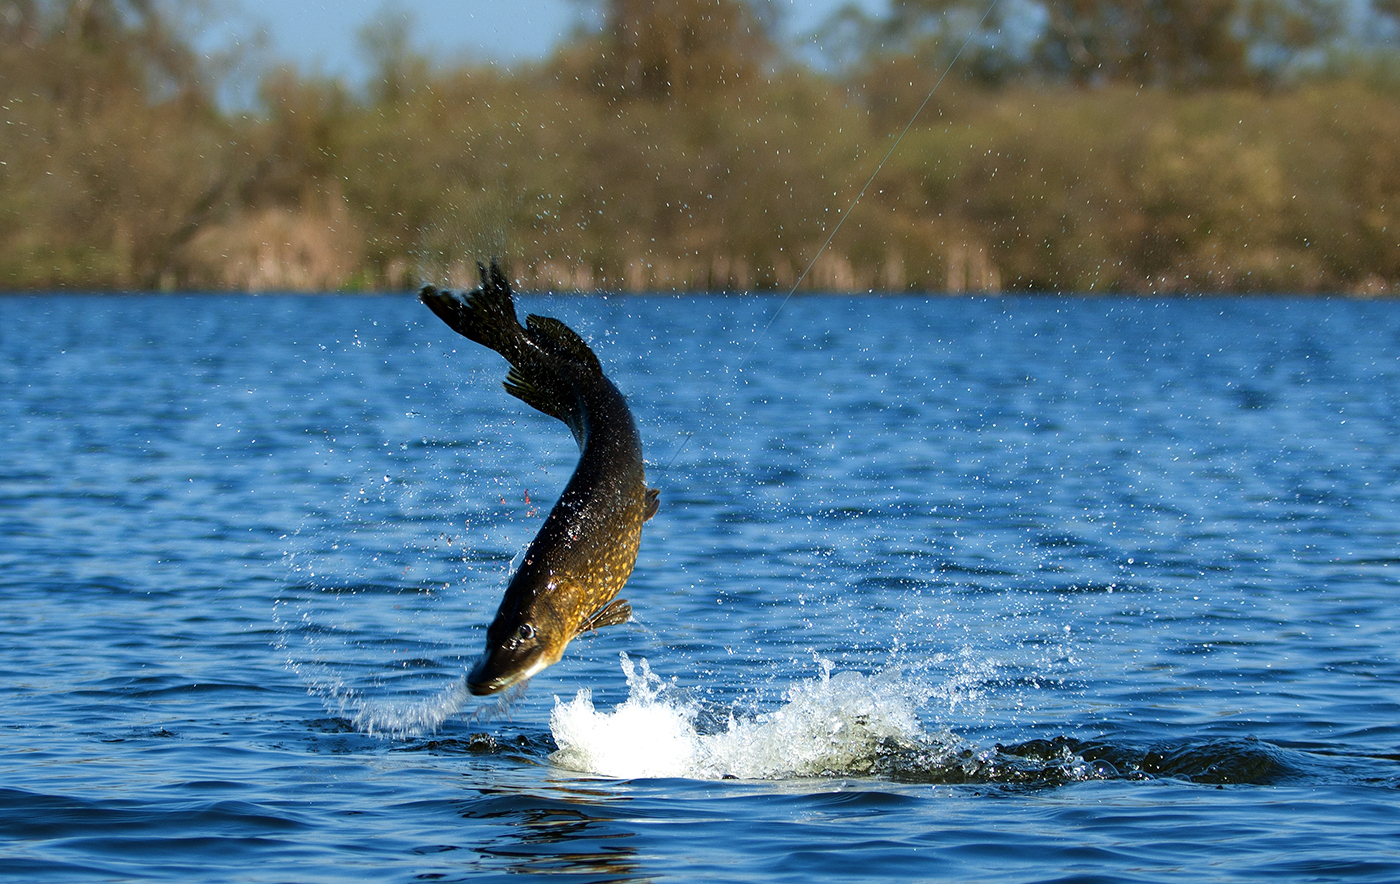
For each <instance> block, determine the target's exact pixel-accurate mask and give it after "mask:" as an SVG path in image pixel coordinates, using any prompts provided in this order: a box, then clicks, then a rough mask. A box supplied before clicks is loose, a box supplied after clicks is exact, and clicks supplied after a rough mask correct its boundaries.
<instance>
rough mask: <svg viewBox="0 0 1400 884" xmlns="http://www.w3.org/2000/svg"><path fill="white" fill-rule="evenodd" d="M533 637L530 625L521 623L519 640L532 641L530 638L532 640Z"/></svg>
mask: <svg viewBox="0 0 1400 884" xmlns="http://www.w3.org/2000/svg"><path fill="white" fill-rule="evenodd" d="M534 637H535V627H533V626H531V625H530V624H528V623H522V624H520V638H521V640H523V641H529V640H530V639H532V638H534Z"/></svg>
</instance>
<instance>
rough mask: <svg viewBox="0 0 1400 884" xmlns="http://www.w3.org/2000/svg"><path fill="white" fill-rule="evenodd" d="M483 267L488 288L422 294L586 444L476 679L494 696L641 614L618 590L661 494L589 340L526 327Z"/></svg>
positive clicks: (515, 581) (533, 324)
mask: <svg viewBox="0 0 1400 884" xmlns="http://www.w3.org/2000/svg"><path fill="white" fill-rule="evenodd" d="M477 268H478V270H479V272H480V274H481V285H480V286H478V287H477V288H475V289H473V290H472V291H470V292H468V293H467V294H466V295H461V294H459V293H457V292H453V291H449V290H444V289H439V288H437V287H435V286H431V285H427V286H424V287H423V289H422V291H421V292H420V293H419V298H420V300H422V301H423V303H424V304H426V305H427V306H428V307H429V308H430V309H431V310H432V311H433V312H434V313H435V314H436V315H437V316H438V317H439V318H441V319H442V320H443V321H444V322H446V323H447V325H448V326H449V327H451V328H452V329H453V330H454V331H456V332H458V333H459V334H461V335H463V336H465V337H467V338H469V339H471V340H473V341H476V342H477V343H479V344H482V345H483V346H486V347H489V348H491V349H492V350H495V351H496V352H498V353H500V354H501V355H502V356H504V357H505V358H506V361H507V362H509V363H510V366H511V367H510V372H509V373H508V374H507V376H506V382H505V388H506V391H507V392H509V393H510V394H511V395H512V396H515V397H517V398H518V399H520V400H522V401H523V402H525V403H526V404H528V405H530V406H532V407H534V408H536V409H538V410H540V411H542V412H544V413H545V414H548V415H551V416H552V417H556V418H558V419H559V420H561V421H563V422H564V423H565V424H566V425H567V426H568V427H569V429H570V431H572V432H573V435H574V440H575V441H576V442H577V443H578V446H579V462H578V466H577V467H575V469H574V473H573V476H572V477H571V478H570V479H569V483H568V485H567V486H565V488H564V492H563V494H562V495H560V497H559V501H558V502H557V503H556V504H555V505H554V508H553V509H552V510H550V513H549V515H548V516H547V517H546V518H545V521H544V525H543V526H541V528H540V530H539V533H538V534H537V535H536V536H535V539H534V540H533V541H532V542H531V543H530V546H529V548H528V549H526V551H525V558H524V560H523V561H522V562H521V565H520V568H519V569H518V570H517V571H516V572H515V574H514V576H512V577H511V580H510V583H509V584H508V585H507V587H506V592H505V596H504V597H503V598H502V599H501V604H500V607H499V609H497V611H496V617H495V619H494V620H492V622H491V625H490V627H488V628H487V630H486V650H485V652H484V653H483V654H482V656H481V658H480V660H479V661H478V662H477V664H476V665H475V666H474V667H473V668H472V670H471V672H470V674H469V675H468V677H467V686H468V688H469V689H470V690H471V692H472V693H473V694H477V695H486V694H494V693H496V692H498V691H501V690H504V689H506V688H508V687H511V686H512V685H515V684H518V683H520V682H522V681H524V680H526V679H528V678H530V677H531V676H533V675H535V674H536V673H538V672H539V671H540V670H542V669H544V668H546V667H548V666H551V665H553V664H554V663H557V662H558V661H559V658H560V657H561V656H562V655H563V653H564V648H565V647H566V646H567V645H568V643H569V642H570V641H571V640H572V639H573V638H574V636H576V635H578V634H579V633H580V632H583V631H585V630H588V629H597V628H599V627H602V626H608V625H611V624H615V623H622V622H625V621H626V620H627V619H628V618H629V617H630V616H631V608H630V607H629V606H628V604H627V602H625V601H623V600H621V599H617V598H616V596H617V594H618V592H619V591H620V590H621V589H622V587H623V585H624V584H625V583H626V582H627V579H628V577H630V576H631V574H632V568H633V566H634V565H635V564H636V560H637V548H638V546H639V544H640V541H641V532H642V523H643V522H645V521H646V520H647V519H650V518H651V517H652V516H653V515H654V514H655V513H656V509H657V491H656V490H655V489H649V488H647V486H646V477H645V472H644V468H643V464H642V442H641V435H640V433H639V432H638V430H637V422H636V420H635V419H634V418H633V417H632V412H631V410H630V409H629V408H628V407H627V401H626V399H625V398H624V397H623V395H622V393H621V392H619V391H618V389H617V387H615V386H614V385H613V383H612V382H611V381H610V380H608V378H607V377H606V376H605V375H604V374H603V370H602V366H601V364H600V363H599V362H598V357H597V356H596V355H594V353H593V351H592V350H591V349H590V348H589V346H588V344H587V343H586V342H584V340H583V339H582V338H580V337H579V336H578V335H577V334H575V333H574V332H573V330H572V329H570V328H569V327H568V326H566V325H564V323H562V322H560V321H559V320H557V319H552V318H550V317H543V316H529V317H527V318H526V321H525V325H523V326H522V325H521V324H520V322H519V320H518V319H517V318H516V314H515V303H514V298H513V296H512V293H511V289H510V282H509V281H508V280H507V279H506V277H505V274H504V273H502V272H501V270H500V267H499V265H498V264H497V262H496V261H495V260H493V261H492V262H491V265H490V267H489V268H487V267H486V266H485V265H483V264H480V263H478V264H477Z"/></svg>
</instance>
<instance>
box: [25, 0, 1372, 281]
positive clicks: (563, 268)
mask: <svg viewBox="0 0 1400 884" xmlns="http://www.w3.org/2000/svg"><path fill="white" fill-rule="evenodd" d="M1023 5H1024V4H1023ZM1041 5H1042V6H1044V8H1046V9H1048V10H1049V15H1048V17H1047V18H1046V22H1047V26H1046V28H1045V29H1044V31H1043V33H1042V35H1041V39H1040V42H1039V43H1037V44H1034V45H1032V43H1029V42H1024V45H1021V46H1019V47H1017V46H1010V45H1001V44H995V43H994V42H991V41H987V42H984V43H983V44H981V45H980V48H979V49H978V50H977V51H975V52H973V60H972V62H971V63H970V65H969V66H968V67H967V68H964V69H961V71H962V72H963V73H964V74H965V76H964V77H961V78H954V79H950V80H949V81H948V82H945V83H944V84H943V86H942V87H940V88H939V90H938V91H937V93H935V95H934V100H933V101H932V102H930V103H929V105H928V106H927V108H926V109H925V110H924V111H923V113H922V114H921V115H920V116H919V117H918V119H917V121H916V124H915V125H914V126H913V128H912V129H910V131H909V132H908V134H907V136H906V137H905V139H904V140H903V142H902V143H901V144H900V145H899V147H898V149H897V150H896V151H895V152H894V153H893V154H891V155H890V157H889V159H888V162H886V163H885V164H884V165H883V167H881V168H880V170H879V172H878V174H876V175H875V177H874V179H873V182H872V184H871V186H870V188H869V190H868V191H867V192H866V194H865V196H864V198H863V199H861V200H860V202H859V203H858V204H857V205H856V206H855V208H854V210H853V211H852V212H851V214H850V217H849V218H848V219H847V220H846V222H845V223H844V224H843V225H842V226H841V228H840V230H839V232H838V233H837V234H836V235H835V236H834V237H833V238H832V240H831V242H830V245H829V246H828V247H827V249H826V250H825V252H824V253H822V256H821V258H820V259H819V260H815V263H814V259H815V258H816V257H817V255H818V252H819V250H820V249H821V247H822V245H823V243H825V242H826V240H827V238H828V236H829V235H830V234H831V232H832V230H833V229H834V228H835V226H836V222H837V220H838V218H839V216H840V214H841V213H842V212H843V211H844V210H845V209H846V208H847V207H848V206H850V205H851V202H852V200H853V199H854V198H855V196H856V194H857V193H859V192H860V191H861V188H862V187H863V186H864V185H865V184H866V182H867V180H869V179H870V176H871V174H872V173H873V172H875V170H876V167H877V165H878V164H879V163H880V162H881V160H882V158H884V157H885V155H886V153H887V151H889V149H890V146H891V145H892V143H893V142H892V139H893V137H894V135H895V134H896V133H898V132H899V131H901V130H902V129H903V128H904V126H905V124H906V123H907V122H908V121H909V120H910V118H911V117H912V115H913V114H914V112H915V110H916V109H918V108H919V107H920V106H921V105H922V103H923V102H924V101H925V99H926V98H927V97H928V95H929V92H930V89H931V88H932V86H933V83H934V82H935V81H936V79H937V77H938V76H939V75H940V74H941V70H940V69H939V67H938V66H937V65H935V64H933V63H932V62H931V61H930V59H940V58H941V59H943V60H944V61H951V58H952V51H955V49H954V50H952V51H950V50H949V49H948V46H947V40H946V38H947V35H948V33H949V31H950V30H951V29H952V28H953V27H954V26H955V25H956V26H958V27H961V28H964V32H965V30H966V29H967V28H971V27H973V26H975V25H976V24H977V22H976V20H975V19H972V20H969V19H968V18H967V16H966V15H965V14H963V13H960V12H959V10H960V9H964V7H968V6H969V4H959V3H957V2H943V0H918V2H915V0H908V2H905V3H901V4H896V6H895V12H894V14H893V16H892V18H891V21H893V20H895V19H899V20H900V21H902V22H903V23H902V24H900V25H899V26H898V27H897V28H895V29H894V30H890V27H891V25H890V22H889V21H886V22H870V21H864V22H858V24H860V27H861V28H865V29H866V30H865V31H863V32H862V33H865V34H866V36H867V37H869V36H870V35H872V34H875V33H876V32H877V31H879V29H881V28H884V29H885V31H884V33H885V39H884V43H883V48H881V49H879V51H871V52H861V53H857V54H856V56H855V58H854V60H853V61H852V62H851V64H850V65H849V66H847V67H846V68H844V69H843V70H842V72H841V73H840V74H839V75H838V74H832V75H826V74H822V73H818V72H814V71H812V70H810V69H807V68H804V67H802V66H799V65H796V64H795V63H792V62H790V61H787V60H785V59H784V58H783V56H782V54H781V52H780V51H779V49H778V47H777V46H776V45H775V44H774V42H773V38H772V29H771V25H770V23H768V22H766V21H764V20H763V19H762V18H761V17H760V16H758V15H756V14H755V13H754V11H753V8H752V7H750V6H749V5H748V4H746V3H743V2H740V0H708V2H707V0H650V2H642V0H611V2H608V3H607V4H606V5H605V6H604V7H603V12H604V13H605V14H604V15H603V16H602V18H601V20H602V21H603V22H604V25H605V26H604V28H603V30H602V31H600V32H598V33H594V34H583V35H580V36H579V37H578V38H576V39H575V40H574V41H573V42H571V43H570V44H568V45H566V46H563V47H561V48H560V50H559V51H558V52H557V53H556V54H555V55H554V56H553V57H552V58H551V59H550V60H549V61H547V62H544V63H541V64H537V65H532V66H522V67H519V68H515V69H503V68H500V67H496V66H463V67H457V68H435V67H433V66H432V65H430V64H429V63H428V62H427V60H425V59H423V58H422V57H419V56H417V55H415V54H414V53H413V52H412V51H411V49H410V48H409V47H408V44H407V41H406V36H405V32H402V31H400V32H391V31H383V32H376V35H375V36H374V37H373V39H372V40H371V41H370V43H371V44H372V45H369V46H368V48H369V49H370V50H371V54H372V55H373V60H374V65H375V69H376V71H377V72H378V73H377V75H376V78H375V79H374V81H373V83H372V88H371V89H369V90H368V91H367V92H366V93H364V94H356V93H353V92H351V91H350V90H348V89H347V88H345V87H344V86H343V85H341V84H339V83H337V82H334V81H328V80H319V79H316V78H308V77H305V76H302V75H299V74H296V73H294V72H293V71H291V70H286V69H283V70H275V71H270V72H269V73H268V74H267V75H266V76H265V78H264V80H263V83H262V88H261V91H260V106H259V109H258V112H257V113H256V114H252V115H240V114H231V113H227V112H222V111H220V109H219V108H218V107H217V106H216V105H215V104H214V103H213V102H212V101H211V100H210V98H209V94H210V91H209V90H210V88H211V86H212V85H213V84H214V81H213V78H212V76H211V75H210V74H209V72H207V71H205V70H202V69H201V67H200V65H199V64H198V63H197V61H196V58H195V56H194V55H193V54H192V53H190V51H189V50H188V48H187V45H186V44H185V43H184V42H183V41H182V39H181V38H180V37H178V36H177V35H176V34H175V33H174V30H173V29H172V28H170V27H168V26H166V25H165V24H164V21H165V19H163V18H162V17H161V15H160V14H159V10H158V7H157V6H155V5H154V4H153V3H152V2H148V0H128V2H127V4H126V5H117V3H116V0H107V2H99V0H80V2H73V3H69V4H49V5H43V4H35V3H28V4H15V5H13V6H14V8H15V9H17V10H20V12H18V13H16V14H15V15H12V16H0V37H2V38H3V42H2V43H0V83H3V89H4V92H3V95H2V96H0V101H2V102H3V104H2V105H0V107H3V111H4V114H5V123H6V125H5V126H4V127H3V128H0V285H4V286H5V287H9V288H56V287H84V288H120V287H131V288H153V287H159V286H164V287H170V286H182V287H203V288H244V289H248V288H251V289H265V288H306V289H346V290H359V289H366V288H381V287H394V288H398V287H406V286H408V285H411V284H412V283H413V282H414V281H415V280H417V279H431V280H433V281H439V282H449V283H456V284H471V283H473V282H474V263H475V261H476V260H478V259H481V258H485V257H489V256H492V255H502V256H504V257H506V259H507V260H508V262H509V264H510V270H511V273H512V275H513V276H515V277H516V278H517V279H518V280H520V281H521V282H522V284H524V285H526V286H530V287H538V288H549V289H557V288H564V289H572V288H579V289H595V288H606V289H623V290H645V289H655V288H660V289H715V290H753V289H784V290H785V289H787V288H789V287H791V286H792V285H794V284H795V283H796V282H797V281H798V279H799V277H800V276H801V275H802V274H803V273H804V271H807V270H808V269H809V265H812V266H811V267H810V273H808V275H807V276H806V278H805V281H804V282H803V285H804V286H805V287H808V288H817V289H839V290H857V289H859V290H863V289H882V290H883V289H921V290H965V289H983V290H985V289H997V288H1005V289H1021V290H1034V291H1047V290H1072V291H1132V292H1162V291H1254V290H1258V291H1278V290H1291V291H1322V290H1352V291H1370V292H1379V291H1394V290H1395V288H1396V286H1397V284H1400V147H1397V145H1400V89H1396V87H1395V83H1396V82H1400V78H1397V77H1396V76H1395V74H1394V71H1395V70H1396V65H1395V62H1394V56H1393V54H1390V53H1387V52H1386V51H1383V49H1378V48H1371V49H1368V50H1366V51H1365V52H1361V51H1358V52H1356V53H1354V54H1352V55H1350V56H1348V55H1345V54H1342V53H1337V52H1333V53H1331V54H1329V55H1328V58H1329V59H1330V64H1331V67H1326V66H1323V67H1322V68H1320V69H1319V75H1318V76H1317V77H1316V78H1314V79H1312V80H1301V81H1297V82H1296V83H1294V85H1292V86H1291V88H1287V89H1284V88H1279V87H1280V85H1281V83H1282V81H1281V80H1279V79H1275V78H1269V79H1267V82H1266V81H1262V80H1261V79H1260V78H1259V77H1258V76H1255V75H1254V74H1253V73H1249V71H1247V70H1246V67H1245V66H1243V65H1244V64H1245V55H1242V54H1241V53H1242V52H1243V49H1242V46H1243V45H1244V44H1243V43H1241V42H1240V39H1241V38H1239V36H1238V35H1239V33H1242V32H1238V31H1229V32H1228V33H1227V32H1226V31H1224V30H1222V26H1221V21H1222V20H1223V19H1222V18H1221V16H1224V15H1225V14H1226V12H1229V13H1230V14H1231V15H1236V14H1237V13H1238V11H1239V9H1241V8H1243V7H1240V6H1238V5H1236V4H1232V3H1225V2H1223V0H1222V2H1219V3H1215V2H1212V3H1195V4H1186V5H1180V4H1173V3H1168V2H1165V0H1164V2H1162V3H1157V4H1145V5H1138V6H1133V7H1132V9H1131V10H1129V12H1131V15H1130V14H1129V12H1122V10H1124V9H1127V6H1125V5H1123V4H1100V3H1094V2H1081V3H1075V2H1064V3H1046V4H1041ZM1323 5H1325V4H1323ZM1006 6H1007V7H1011V6H1014V4H1006ZM1266 6H1268V4H1263V3H1253V4H1250V5H1249V6H1248V8H1249V9H1253V10H1255V11H1256V12H1258V13H1259V15H1260V16H1261V17H1260V18H1259V19H1258V22H1259V24H1258V26H1257V30H1256V31H1253V32H1249V33H1255V34H1258V33H1264V32H1266V31H1267V32H1268V33H1270V34H1277V35H1280V36H1278V40H1280V41H1283V42H1287V40H1288V39H1292V40H1294V42H1295V43H1297V44H1299V45H1303V44H1309V41H1313V42H1315V40H1316V39H1319V38H1317V37H1316V35H1317V34H1322V33H1324V32H1325V31H1326V27H1324V25H1325V24H1326V23H1325V21H1324V22H1322V24H1321V25H1319V24H1318V22H1317V21H1314V20H1309V21H1312V24H1307V22H1304V25H1297V24H1296V23H1295V24H1288V25H1287V27H1284V24H1286V23H1287V22H1286V21H1285V19H1284V18H1279V17H1278V16H1275V17H1273V18H1269V17H1268V16H1267V15H1264V13H1265V12H1268V11H1269V10H1268V9H1265V8H1264V7H1266ZM1110 7H1113V8H1114V9H1118V10H1119V13H1117V14H1116V17H1115V16H1114V15H1109V10H1110ZM1227 7H1228V8H1227ZM1306 8H1308V7H1307V4H1299V3H1292V4H1290V5H1289V6H1288V9H1289V10H1293V11H1295V12H1296V11H1298V10H1304V11H1306ZM1152 10H1156V11H1157V12H1158V13H1160V14H1163V15H1168V18H1169V19H1170V22H1171V23H1172V25H1173V26H1172V27H1171V28H1165V29H1164V28H1161V27H1157V26H1152V27H1149V24H1150V22H1147V20H1146V19H1142V18H1137V19H1135V18H1133V16H1145V15H1147V14H1148V13H1149V12H1151V11H1152ZM1164 10H1165V12H1163V11H1164ZM1273 11H1274V12H1275V13H1277V12H1278V11H1279V10H1278V9H1274V10H1273ZM1285 11H1287V10H1285ZM80 13H81V14H80ZM1003 14H1004V13H1003ZM959 15H962V16H963V17H962V18H959V17H958V16H959ZM901 16H902V17H903V18H902V19H901V18H900V17H901ZM847 21H848V22H849V21H854V19H851V18H849V17H848V19H847ZM989 21H991V22H993V23H994V24H995V23H998V20H997V19H996V18H995V17H993V18H992V19H989ZM1290 21H1291V20H1290ZM1134 22H1136V24H1135V23H1134ZM1000 23H1001V24H1007V22H1005V21H1002V22H1000ZM1305 25H1306V26H1305ZM1309 28H1312V30H1309ZM1114 29H1117V30H1116V31H1115V30H1114ZM1124 29H1126V30H1124ZM1134 29H1136V30H1134ZM1269 29H1273V30H1269ZM856 30H857V31H859V30H860V29H859V28H857V29H856ZM1120 32H1121V33H1129V34H1131V33H1136V34H1137V36H1136V37H1134V39H1135V40H1137V42H1136V43H1131V42H1130V43H1128V44H1125V45H1126V46H1127V47H1128V48H1127V49H1125V48H1123V47H1122V46H1119V47H1117V48H1111V47H1110V45H1109V44H1110V43H1111V42H1112V41H1110V40H1109V39H1108V36H1109V35H1111V34H1113V33H1120ZM1289 34H1293V35H1294V36H1292V37H1288V35H1289ZM1310 34H1312V35H1314V36H1309V35H1310ZM1046 35H1049V36H1046ZM1202 35H1206V36H1202ZM1210 35H1214V36H1210ZM1232 35H1233V36H1232ZM1299 35H1301V36H1299ZM1207 37H1209V39H1207ZM896 38H898V39H896ZM1052 38H1053V39H1052ZM1251 39H1252V38H1251ZM1271 39H1273V38H1271ZM1246 42H1247V41H1246ZM1076 45H1078V46H1082V47H1083V48H1084V49H1085V50H1086V51H1089V50H1090V49H1091V47H1095V46H1097V47H1100V48H1099V49H1097V50H1093V51H1092V52H1090V55H1089V56H1088V57H1089V58H1091V59H1097V60H1096V61H1094V63H1093V64H1092V65H1090V64H1088V63H1087V62H1082V60H1081V61H1075V60H1074V59H1075V58H1077V57H1078V55H1077V53H1078V50H1077V49H1075V48H1074V47H1075V46H1076ZM1309 45H1311V44H1309ZM1053 47H1059V48H1057V49H1055V48H1053ZM1052 50H1053V51H1052ZM1290 51H1291V50H1290ZM940 53H941V54H940ZM1095 53H1097V54H1095ZM1106 53H1107V54H1106ZM1246 54H1247V53H1246ZM1110 55H1112V58H1110V57H1109V56H1110ZM1018 64H1019V65H1023V66H1024V65H1041V66H1042V67H1041V69H1040V72H1039V73H1038V74H1036V75H1034V76H1025V75H1023V74H1017V73H1015V71H1014V68H1015V66H1016V65H1018ZM1053 71H1058V73H1056V74H1055V76H1053V77H1052V76H1050V75H1049V73H1050V72H1053ZM1145 82H1146V83H1156V84H1157V85H1156V86H1150V87H1143V86H1142V85H1141V84H1143V83H1145ZM1204 84H1210V88H1204ZM1261 87H1263V88H1261Z"/></svg>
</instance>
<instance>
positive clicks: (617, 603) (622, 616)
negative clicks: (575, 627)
mask: <svg viewBox="0 0 1400 884" xmlns="http://www.w3.org/2000/svg"><path fill="white" fill-rule="evenodd" d="M631 619H632V606H631V605H629V604H627V601H626V599H613V600H612V601H611V602H608V603H607V604H606V605H604V606H603V607H601V608H599V609H598V610H597V611H594V612H593V616H591V617H589V618H588V619H587V620H585V621H584V622H583V628H582V629H580V630H579V631H580V632H582V631H583V630H584V629H600V628H602V627H604V626H616V625H617V624H619V623H626V622H627V621H628V620H631Z"/></svg>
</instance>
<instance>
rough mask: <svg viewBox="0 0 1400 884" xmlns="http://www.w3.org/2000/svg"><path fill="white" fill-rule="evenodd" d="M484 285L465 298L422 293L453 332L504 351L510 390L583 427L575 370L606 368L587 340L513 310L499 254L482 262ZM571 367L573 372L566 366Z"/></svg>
mask: <svg viewBox="0 0 1400 884" xmlns="http://www.w3.org/2000/svg"><path fill="white" fill-rule="evenodd" d="M476 266H477V270H478V271H479V272H480V273H481V285H480V286H478V287H477V288H475V289H472V290H471V291H470V292H468V293H467V295H466V297H465V298H463V296H462V295H460V294H458V293H456V292H452V291H448V290H445V289H439V288H437V287H436V286H432V285H425V286H423V290H422V291H421V292H419V294H418V298H419V300H421V301H422V302H423V303H424V304H427V305H428V307H429V309H431V310H432V311H433V313H435V314H437V316H438V318H440V319H441V320H442V321H443V322H445V323H447V325H448V327H450V328H451V329H452V330H453V331H455V332H457V333H458V334H460V335H463V336H464V337H466V338H469V339H470V340H473V341H475V342H477V343H478V344H481V345H483V346H486V347H490V348H491V349H492V350H495V351H496V352H497V353H500V354H501V355H502V356H504V357H505V358H506V361H507V362H509V363H510V372H509V373H508V374H507V375H506V381H505V388H506V392H508V393H510V394H511V395H512V396H514V397H516V398H517V399H519V400H521V401H522V402H524V403H525V404H526V405H529V406H530V407H531V408H534V409H537V410H538V411H542V412H544V413H545V414H547V415H549V416H550V417H554V418H558V419H559V420H561V421H563V422H564V423H566V424H568V425H569V427H570V428H571V429H573V430H574V432H575V435H577V434H578V432H579V427H578V424H579V397H578V391H577V390H576V389H575V388H574V383H573V381H572V379H571V376H570V375H571V374H573V373H576V372H578V371H582V372H584V373H587V374H592V373H597V374H598V375H599V376H602V373H603V368H602V365H601V364H600V363H599V362H598V357H597V356H596V355H594V353H593V351H592V350H591V349H590V348H589V346H588V344H587V343H586V342H585V341H584V340H583V338H581V337H579V336H578V335H577V334H576V333H575V332H574V331H573V329H571V328H569V327H568V326H567V325H565V324H564V323H562V322H560V321H559V320H557V319H552V318H550V317H547V316H529V317H526V320H525V323H526V324H525V325H523V326H522V325H521V324H520V320H519V319H517V318H516V315H515V300H514V298H513V297H512V293H511V289H510V281H509V280H508V279H506V275H505V274H504V273H502V272H501V268H500V265H499V264H498V263H497V261H496V259H494V258H493V259H491V266H490V267H489V268H487V267H486V266H485V265H484V264H481V263H480V262H478V263H477V265H476ZM568 368H572V369H573V372H570V371H568V370H567V369H568Z"/></svg>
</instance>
